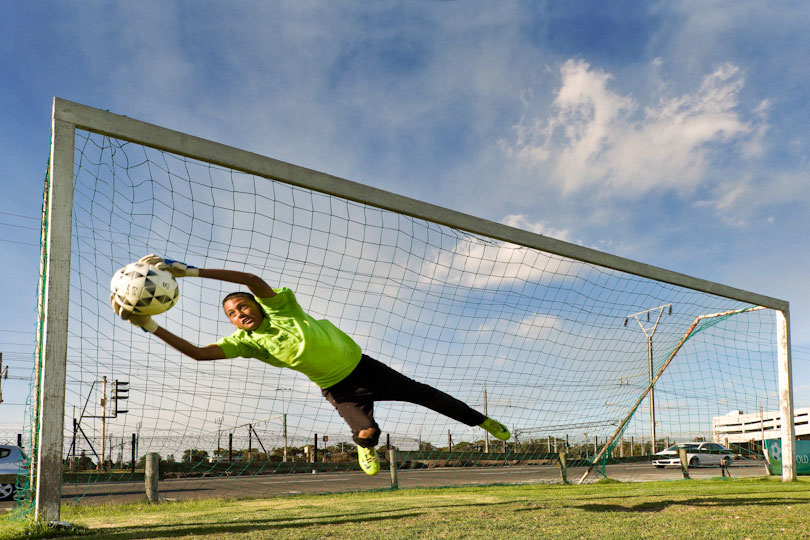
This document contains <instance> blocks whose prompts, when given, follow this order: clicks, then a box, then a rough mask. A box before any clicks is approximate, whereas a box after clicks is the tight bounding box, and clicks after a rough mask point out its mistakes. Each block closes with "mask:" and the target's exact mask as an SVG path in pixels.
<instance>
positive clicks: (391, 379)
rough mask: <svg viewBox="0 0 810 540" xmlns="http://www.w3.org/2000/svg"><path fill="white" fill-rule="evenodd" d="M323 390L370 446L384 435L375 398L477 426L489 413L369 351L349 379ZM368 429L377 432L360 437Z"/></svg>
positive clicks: (326, 396)
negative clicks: (378, 359)
mask: <svg viewBox="0 0 810 540" xmlns="http://www.w3.org/2000/svg"><path fill="white" fill-rule="evenodd" d="M321 393H322V394H323V396H324V397H325V398H326V399H327V400H328V401H329V403H331V404H332V405H333V406H334V407H335V408H336V409H337V411H338V413H339V414H340V416H341V417H342V418H343V419H344V420H345V421H346V423H347V424H349V427H350V428H351V430H352V436H353V438H354V441H355V442H356V443H357V444H359V445H360V446H364V447H368V448H370V447H373V446H376V445H377V442H378V440H379V437H380V426H379V425H377V422H375V421H374V402H375V401H405V402H408V403H415V404H417V405H422V406H423V407H427V408H428V409H431V410H433V411H436V412H438V413H440V414H443V415H445V416H447V417H449V418H452V419H453V420H456V421H458V422H461V423H463V424H466V425H468V426H477V425H480V424H481V423H482V422H483V421H484V420H486V416H484V415H483V414H481V413H480V412H478V411H476V410H475V409H472V408H470V407H469V406H468V405H467V404H466V403H464V402H462V401H459V400H458V399H456V398H454V397H453V396H451V395H449V394H446V393H444V392H442V391H441V390H438V389H436V388H433V387H432V386H429V385H427V384H423V383H420V382H417V381H415V380H413V379H411V378H408V377H406V376H405V375H403V374H402V373H400V372H398V371H395V370H393V369H391V368H390V367H388V366H386V365H385V364H383V363H382V362H378V361H377V360H375V359H373V358H371V357H370V356H366V355H365V354H364V355H363V356H362V358H361V359H360V363H359V364H357V367H355V368H354V371H352V372H351V373H350V374H349V375H348V376H347V377H346V378H345V379H343V380H342V381H340V382H339V383H337V384H335V385H333V386H330V387H329V388H324V389H322V390H321ZM364 429H373V430H374V431H375V435H374V436H373V437H371V438H366V439H361V438H359V437H358V436H357V434H358V432H360V431H362V430H364Z"/></svg>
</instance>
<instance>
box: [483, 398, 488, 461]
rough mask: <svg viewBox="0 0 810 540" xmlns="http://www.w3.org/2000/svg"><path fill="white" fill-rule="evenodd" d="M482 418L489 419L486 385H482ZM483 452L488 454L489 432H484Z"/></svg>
mask: <svg viewBox="0 0 810 540" xmlns="http://www.w3.org/2000/svg"><path fill="white" fill-rule="evenodd" d="M484 416H486V417H487V418H489V412H488V411H487V385H486V383H484ZM484 452H486V453H487V454H489V432H488V431H484Z"/></svg>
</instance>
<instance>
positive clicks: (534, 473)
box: [0, 461, 767, 510]
mask: <svg viewBox="0 0 810 540" xmlns="http://www.w3.org/2000/svg"><path fill="white" fill-rule="evenodd" d="M584 472H585V469H584V468H571V469H568V480H569V481H570V482H574V483H575V482H578V481H579V479H580V477H581V476H582V474H583V473H584ZM606 472H607V477H608V478H612V479H615V480H620V481H623V482H649V481H657V480H678V479H682V478H683V476H682V473H681V470H680V469H679V468H667V469H656V468H654V467H653V466H652V465H650V464H649V463H630V464H621V465H609V466H608V467H607V471H606ZM721 472H722V471H721V469H719V468H717V467H711V468H708V467H706V468H696V469H690V476H691V478H694V479H701V478H713V477H719V476H721ZM729 473H730V475H731V476H732V477H735V478H742V477H758V476H763V475H765V474H767V473H766V471H765V467H764V465H763V464H762V463H761V462H753V461H752V462H735V463H734V464H732V466H731V468H730V470H729ZM599 478H600V476H598V475H596V474H594V473H592V474H591V475H590V476H589V478H588V480H586V481H595V480H598V479H599ZM550 482H555V483H556V482H560V470H559V468H557V467H555V466H514V467H512V466H509V467H481V468H473V467H457V468H435V469H405V470H400V471H398V484H399V487H400V488H426V487H447V486H469V485H488V484H533V483H550ZM390 487H391V475H390V473H389V471H387V470H383V471H380V474H378V475H377V476H367V475H366V474H364V473H362V472H360V471H350V472H322V473H317V474H304V473H302V474H287V475H268V476H236V477H219V478H182V479H166V480H161V482H160V485H159V492H160V497H161V499H164V500H187V499H204V498H213V497H233V498H249V497H271V496H279V495H293V494H299V493H306V494H314V493H337V492H347V491H363V490H374V489H389V488H390ZM144 497H145V495H144V485H143V482H97V483H93V484H80V485H78V484H66V485H65V486H64V487H63V491H62V498H63V500H65V502H67V501H71V500H74V501H77V502H78V501H81V503H82V504H94V503H109V502H116V503H123V502H138V501H143V500H144ZM10 507H11V503H9V502H5V501H4V502H0V510H1V509H3V508H10Z"/></svg>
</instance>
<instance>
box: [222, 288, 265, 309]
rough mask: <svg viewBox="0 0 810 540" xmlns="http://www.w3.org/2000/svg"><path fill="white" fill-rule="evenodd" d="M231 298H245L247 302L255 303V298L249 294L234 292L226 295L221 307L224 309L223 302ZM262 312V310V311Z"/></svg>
mask: <svg viewBox="0 0 810 540" xmlns="http://www.w3.org/2000/svg"><path fill="white" fill-rule="evenodd" d="M231 298H247V299H248V300H250V301H252V302H253V303H254V304H255V303H256V298H255V297H254V296H253V295H252V294H250V293H249V292H244V291H236V292H232V293H230V294H228V295H227V296H225V298H223V299H222V307H225V302H227V301H228V300H230V299H231ZM262 311H264V310H262Z"/></svg>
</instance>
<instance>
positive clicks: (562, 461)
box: [558, 452, 568, 484]
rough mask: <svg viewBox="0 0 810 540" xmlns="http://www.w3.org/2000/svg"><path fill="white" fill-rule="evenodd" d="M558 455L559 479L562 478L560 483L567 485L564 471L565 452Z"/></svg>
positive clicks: (566, 475)
mask: <svg viewBox="0 0 810 540" xmlns="http://www.w3.org/2000/svg"><path fill="white" fill-rule="evenodd" d="M558 455H559V456H560V477H561V478H562V483H563V484H567V483H568V473H567V472H566V469H565V459H566V455H565V452H560V453H559V454H558Z"/></svg>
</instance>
